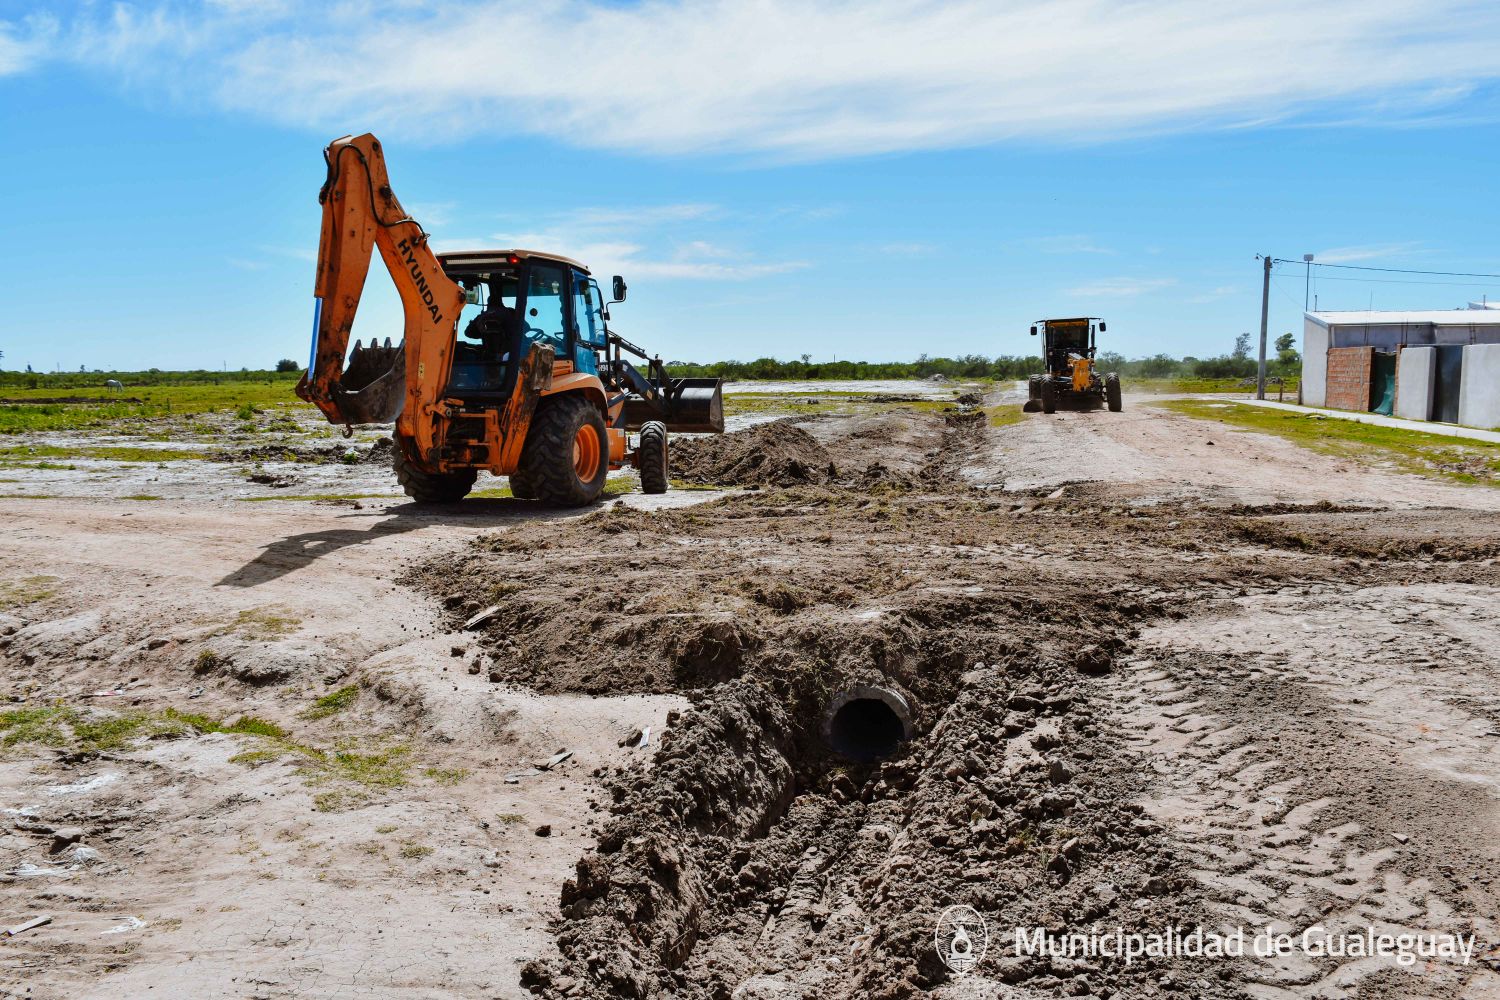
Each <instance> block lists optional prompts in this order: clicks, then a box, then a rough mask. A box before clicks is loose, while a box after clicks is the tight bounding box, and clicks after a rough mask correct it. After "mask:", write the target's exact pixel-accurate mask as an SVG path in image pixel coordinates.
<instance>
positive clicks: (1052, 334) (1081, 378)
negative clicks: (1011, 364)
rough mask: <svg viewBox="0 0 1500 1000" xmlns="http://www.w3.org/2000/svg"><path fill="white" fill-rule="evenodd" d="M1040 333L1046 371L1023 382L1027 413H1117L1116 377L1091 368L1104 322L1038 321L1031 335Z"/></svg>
mask: <svg viewBox="0 0 1500 1000" xmlns="http://www.w3.org/2000/svg"><path fill="white" fill-rule="evenodd" d="M1038 327H1040V328H1041V331H1042V362H1043V365H1044V366H1045V368H1046V370H1045V371H1044V372H1042V373H1041V374H1040V375H1033V376H1031V377H1030V378H1029V379H1027V383H1026V388H1027V399H1026V403H1025V405H1024V406H1023V407H1022V409H1023V410H1025V411H1026V412H1027V413H1035V412H1037V411H1038V410H1040V411H1041V412H1043V413H1056V412H1057V411H1058V410H1059V409H1064V410H1095V409H1098V408H1099V407H1100V406H1108V407H1109V409H1110V411H1111V412H1114V413H1119V412H1120V410H1121V408H1122V407H1121V399H1120V376H1119V375H1117V374H1115V373H1114V372H1108V373H1106V374H1104V375H1100V374H1099V372H1098V370H1097V369H1096V368H1095V367H1094V355H1095V351H1096V330H1097V333H1103V332H1105V329H1106V328H1105V325H1104V321H1103V320H1101V319H1099V318H1098V317H1097V316H1080V317H1074V318H1071V319H1044V320H1038V321H1037V323H1036V326H1033V327H1032V328H1031V335H1032V336H1033V337H1035V336H1036V335H1037V328H1038Z"/></svg>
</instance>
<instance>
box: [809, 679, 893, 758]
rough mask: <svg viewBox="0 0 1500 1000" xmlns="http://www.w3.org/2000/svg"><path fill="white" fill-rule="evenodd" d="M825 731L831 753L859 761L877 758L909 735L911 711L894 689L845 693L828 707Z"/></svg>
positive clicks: (887, 754) (885, 754)
mask: <svg viewBox="0 0 1500 1000" xmlns="http://www.w3.org/2000/svg"><path fill="white" fill-rule="evenodd" d="M824 734H825V736H826V737H827V741H828V748H829V749H830V750H832V751H833V752H834V753H837V754H839V755H841V756H844V757H847V758H849V759H850V760H853V761H857V762H859V763H868V762H870V761H876V760H880V759H882V758H884V757H889V756H890V755H891V754H893V753H895V752H896V750H897V748H898V747H900V746H901V744H902V743H903V742H904V741H905V740H906V739H907V738H908V737H910V736H911V710H910V709H909V708H908V707H907V704H906V700H905V699H904V698H902V697H901V696H900V695H899V694H896V693H895V692H893V691H884V690H880V689H864V690H860V691H855V692H846V693H845V694H843V695H841V696H839V697H838V698H836V699H835V700H834V702H833V704H832V705H831V706H830V711H829V713H828V717H827V721H826V722H825V724H824Z"/></svg>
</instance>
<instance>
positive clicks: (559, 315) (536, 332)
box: [523, 263, 567, 358]
mask: <svg viewBox="0 0 1500 1000" xmlns="http://www.w3.org/2000/svg"><path fill="white" fill-rule="evenodd" d="M566 290H567V274H566V273H565V272H564V271H563V269H562V268H561V267H555V266H553V265H551V264H539V263H533V264H532V265H531V277H530V279H529V280H528V282H527V285H526V315H525V316H524V317H523V318H524V320H525V322H526V339H527V340H529V341H531V342H533V343H541V344H550V345H551V346H552V348H553V350H555V351H556V352H557V356H558V357H559V358H564V357H566V356H567V352H566V351H565V350H564V347H565V346H566V344H567V337H566V335H565V334H564V332H563V296H564V295H565V294H566Z"/></svg>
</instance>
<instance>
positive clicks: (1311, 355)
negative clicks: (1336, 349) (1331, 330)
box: [1302, 319, 1328, 406]
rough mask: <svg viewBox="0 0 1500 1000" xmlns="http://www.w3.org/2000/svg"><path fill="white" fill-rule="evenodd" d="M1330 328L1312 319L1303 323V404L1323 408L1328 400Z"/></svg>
mask: <svg viewBox="0 0 1500 1000" xmlns="http://www.w3.org/2000/svg"><path fill="white" fill-rule="evenodd" d="M1327 377H1328V328H1327V327H1325V326H1322V325H1320V324H1317V323H1314V322H1313V321H1312V320H1310V319H1305V320H1303V321H1302V402H1303V404H1304V405H1306V406H1322V405H1324V404H1323V401H1324V399H1326V398H1327V391H1326V380H1327Z"/></svg>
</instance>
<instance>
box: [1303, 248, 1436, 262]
mask: <svg viewBox="0 0 1500 1000" xmlns="http://www.w3.org/2000/svg"><path fill="white" fill-rule="evenodd" d="M1426 252H1427V251H1426V250H1425V249H1424V248H1423V245H1422V244H1421V243H1373V244H1370V245H1368V246H1359V247H1334V248H1333V249H1331V250H1323V251H1320V252H1318V253H1315V254H1313V263H1314V264H1352V263H1354V262H1355V261H1360V260H1379V259H1380V258H1382V257H1410V256H1413V255H1415V254H1420V253H1426Z"/></svg>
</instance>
